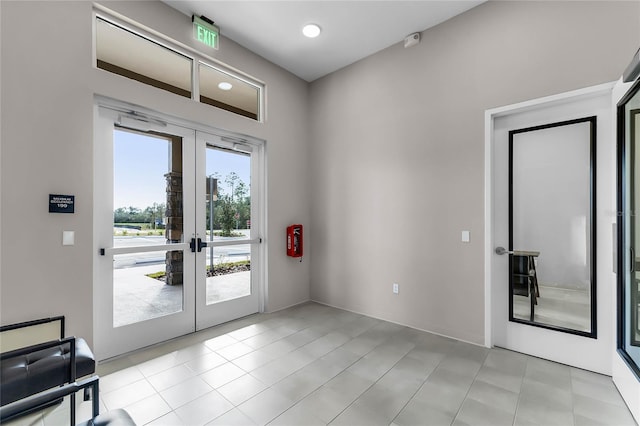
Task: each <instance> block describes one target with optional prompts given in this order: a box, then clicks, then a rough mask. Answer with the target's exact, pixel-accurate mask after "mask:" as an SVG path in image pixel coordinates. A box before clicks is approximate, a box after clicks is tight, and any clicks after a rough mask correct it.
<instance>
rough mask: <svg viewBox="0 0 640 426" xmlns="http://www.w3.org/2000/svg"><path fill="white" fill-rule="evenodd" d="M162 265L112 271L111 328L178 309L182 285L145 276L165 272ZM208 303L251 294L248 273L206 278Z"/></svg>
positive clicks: (167, 313) (181, 296)
mask: <svg viewBox="0 0 640 426" xmlns="http://www.w3.org/2000/svg"><path fill="white" fill-rule="evenodd" d="M164 268H165V265H164V264H160V265H149V266H139V267H135V268H124V269H114V271H113V299H114V300H113V311H114V312H113V322H114V327H120V326H123V325H127V324H133V323H136V322H139V321H145V320H149V319H152V318H158V317H161V316H164V315H169V314H172V313H175V312H180V311H181V310H182V305H183V300H182V299H183V292H182V289H183V287H182V286H181V285H178V286H169V285H166V284H165V283H164V282H162V281H159V280H156V279H154V278H149V277H147V276H146V275H147V274H151V273H154V272H161V271H164ZM206 294H207V304H208V305H209V304H212V303H217V302H221V301H224V300H229V299H235V298H237V297H242V296H246V295H249V294H251V272H250V271H247V272H237V273H234V274H228V275H219V276H215V277H208V278H207V293H206Z"/></svg>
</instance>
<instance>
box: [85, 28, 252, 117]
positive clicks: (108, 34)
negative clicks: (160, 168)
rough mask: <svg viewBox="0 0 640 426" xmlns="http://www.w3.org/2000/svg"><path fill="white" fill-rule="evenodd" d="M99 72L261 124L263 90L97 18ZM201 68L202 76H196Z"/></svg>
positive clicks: (133, 30)
mask: <svg viewBox="0 0 640 426" xmlns="http://www.w3.org/2000/svg"><path fill="white" fill-rule="evenodd" d="M95 23H96V31H95V35H96V39H95V46H96V47H95V48H96V62H95V65H96V67H97V68H99V69H103V70H105V71H108V72H111V73H114V74H118V75H121V76H124V77H127V78H130V79H133V80H136V81H139V82H140V83H143V84H147V85H149V86H153V87H156V88H159V89H162V90H167V91H169V92H171V93H174V94H176V95H179V96H184V97H187V98H190V99H193V100H194V101H197V102H201V103H204V104H207V105H211V106H213V107H216V108H221V109H224V110H226V111H229V112H232V113H234V114H239V115H242V116H245V117H248V118H251V119H253V120H260V119H261V114H262V111H261V105H262V93H263V86H262V85H261V84H259V83H257V82H255V81H251V80H250V79H248V78H245V77H242V76H240V75H237V74H236V73H234V72H232V71H230V70H227V69H224V67H222V66H220V65H219V64H215V65H214V64H213V63H211V62H210V61H207V60H206V59H204V58H200V57H198V56H197V55H195V54H193V53H192V52H186V51H184V50H182V49H180V48H178V47H174V46H171V45H170V43H169V42H167V41H158V40H154V39H153V38H152V37H150V36H147V35H146V34H144V32H143V31H141V30H140V31H137V29H135V28H132V27H130V26H129V25H125V24H120V23H118V22H117V20H116V19H113V20H111V19H106V18H105V17H103V16H96V22H95ZM194 66H195V67H197V68H196V69H197V72H193V71H194Z"/></svg>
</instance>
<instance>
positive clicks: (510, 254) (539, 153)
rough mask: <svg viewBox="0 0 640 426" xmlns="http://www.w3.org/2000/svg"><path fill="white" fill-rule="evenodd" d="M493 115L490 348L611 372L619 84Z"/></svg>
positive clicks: (490, 122)
mask: <svg viewBox="0 0 640 426" xmlns="http://www.w3.org/2000/svg"><path fill="white" fill-rule="evenodd" d="M487 116H488V123H487V124H488V125H489V126H490V130H489V131H490V132H491V136H490V139H489V141H488V143H489V151H488V152H489V164H490V165H491V168H490V173H491V174H490V176H488V185H489V190H488V194H491V196H490V199H488V200H487V202H488V203H490V209H489V211H490V214H489V215H488V220H490V223H489V225H488V229H490V230H491V231H490V234H489V235H488V238H487V242H488V246H487V253H488V254H487V264H486V266H487V270H488V273H487V278H488V280H489V281H488V284H489V289H490V295H491V296H490V300H489V303H488V306H490V311H491V315H490V317H489V318H488V319H489V321H490V324H491V329H490V330H488V334H489V335H490V336H491V338H490V342H489V343H490V344H491V345H495V346H500V347H504V348H507V349H511V350H515V351H518V352H523V353H527V354H530V355H534V356H538V357H541V358H545V359H550V360H553V361H557V362H561V363H564V364H568V365H573V366H576V367H580V368H585V369H588V370H592V371H597V372H600V373H605V374H611V354H612V349H611V348H612V345H613V340H612V337H613V322H612V312H613V301H614V298H613V291H612V289H613V287H614V284H613V283H614V281H613V270H612V268H613V265H612V259H611V257H612V256H611V254H610V250H611V249H610V247H612V230H613V227H612V223H613V222H614V221H615V214H614V213H613V212H615V198H614V193H613V192H614V191H613V188H615V163H614V159H615V141H614V140H613V139H612V137H611V136H612V134H613V132H612V114H611V85H605V86H598V87H597V88H594V89H585V90H582V91H579V92H574V93H570V94H566V95H559V96H554V97H551V98H547V99H542V100H537V101H531V102H527V103H523V104H519V105H514V106H510V107H505V108H501V109H496V110H492V111H488V112H487ZM598 248H600V249H598ZM604 248H606V250H603V249H604Z"/></svg>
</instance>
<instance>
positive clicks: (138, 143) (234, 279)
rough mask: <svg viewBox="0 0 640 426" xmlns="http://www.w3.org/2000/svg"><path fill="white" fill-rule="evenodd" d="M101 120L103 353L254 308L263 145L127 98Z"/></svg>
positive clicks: (98, 187)
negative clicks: (130, 106) (161, 114)
mask: <svg viewBox="0 0 640 426" xmlns="http://www.w3.org/2000/svg"><path fill="white" fill-rule="evenodd" d="M95 121H96V123H95V126H96V127H95V144H94V146H95V152H94V155H95V159H94V166H95V184H94V185H95V187H94V193H95V200H94V224H95V228H94V233H95V236H96V237H95V244H96V258H95V259H96V260H95V268H94V283H95V285H94V323H95V326H94V330H95V339H94V340H95V342H94V343H95V352H96V356H97V358H98V359H105V358H109V357H113V356H116V355H120V354H123V353H126V352H129V351H132V350H135V349H138V348H142V347H145V346H149V345H152V344H155V343H158V342H161V341H165V340H168V339H171V338H174V337H177V336H181V335H184V334H187V333H190V332H193V331H195V330H199V329H202V328H205V327H210V326H213V325H217V324H220V323H222V322H225V321H229V320H232V319H236V318H239V317H242V316H246V315H249V314H252V313H255V312H258V311H259V309H260V303H259V302H260V300H261V299H260V297H261V295H260V288H261V285H260V283H261V281H260V280H261V279H262V278H263V274H262V270H263V269H262V264H263V262H262V258H263V252H262V246H261V245H260V242H261V238H260V234H259V232H260V229H262V226H263V223H262V220H263V219H262V217H263V214H262V210H261V206H262V205H263V204H262V203H263V200H262V189H263V188H262V186H261V179H260V177H261V173H262V162H261V161H262V158H263V154H262V150H263V146H262V145H261V144H259V143H258V142H254V141H240V140H238V141H237V142H233V143H229V142H225V140H224V139H228V136H226V137H222V136H215V135H213V134H208V133H202V132H199V131H196V130H194V129H193V128H191V127H194V126H190V125H189V124H188V123H187V124H184V123H180V124H172V123H170V122H169V120H165V119H164V118H161V119H159V118H156V117H152V116H151V115H150V114H147V113H146V112H142V113H141V112H136V113H132V112H130V110H127V109H123V108H122V106H108V107H106V106H100V107H96V120H95ZM210 152H214V154H216V155H211V154H210ZM236 157H237V158H236ZM215 176H220V177H221V179H219V181H220V182H219V184H218V185H217V190H216V189H212V192H211V193H212V194H213V197H211V196H210V189H209V188H210V187H209V185H210V184H212V183H214V180H215ZM209 177H211V178H209ZM225 179H226V180H227V181H229V182H230V184H228V183H227V182H226V181H225ZM212 203H213V204H212ZM214 204H217V205H214ZM210 207H213V209H212V211H213V212H214V215H213V216H211V215H209V209H210ZM218 212H221V213H218ZM222 212H223V213H224V214H223V213H222ZM216 213H218V214H219V215H220V216H222V217H224V218H226V219H230V220H232V221H233V223H232V224H231V223H228V222H229V221H227V223H225V226H224V229H220V224H221V223H222V222H223V221H221V220H220V219H219V218H217V217H215V216H216ZM229 216H231V217H229ZM211 219H213V220H211ZM210 225H214V228H215V229H214V230H213V232H211V230H210V229H209V226H210ZM229 228H230V229H229ZM225 232H226V234H229V236H228V237H227V236H225V235H223V234H225ZM211 267H212V268H211Z"/></svg>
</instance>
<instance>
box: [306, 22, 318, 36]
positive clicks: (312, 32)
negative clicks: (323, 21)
mask: <svg viewBox="0 0 640 426" xmlns="http://www.w3.org/2000/svg"><path fill="white" fill-rule="evenodd" d="M302 34H304V35H305V36H307V37H309V38H314V37H318V36H319V35H320V27H319V26H318V25H316V24H307V25H305V26H304V27H302Z"/></svg>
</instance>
